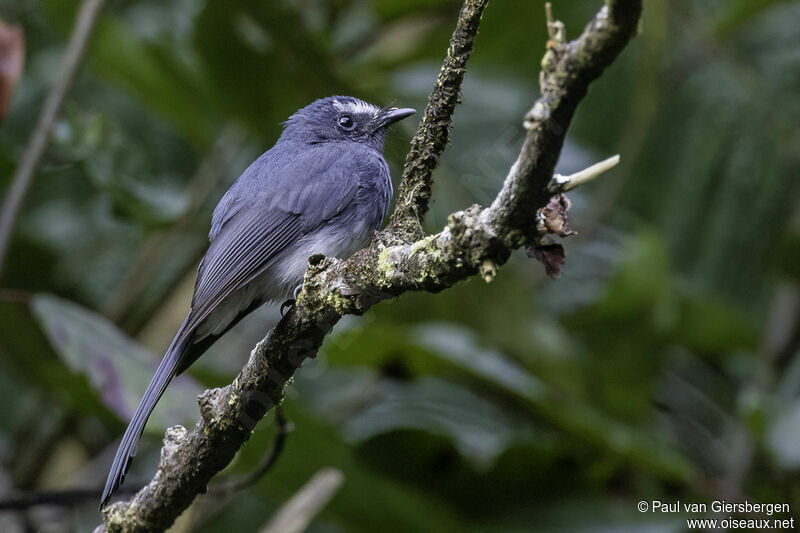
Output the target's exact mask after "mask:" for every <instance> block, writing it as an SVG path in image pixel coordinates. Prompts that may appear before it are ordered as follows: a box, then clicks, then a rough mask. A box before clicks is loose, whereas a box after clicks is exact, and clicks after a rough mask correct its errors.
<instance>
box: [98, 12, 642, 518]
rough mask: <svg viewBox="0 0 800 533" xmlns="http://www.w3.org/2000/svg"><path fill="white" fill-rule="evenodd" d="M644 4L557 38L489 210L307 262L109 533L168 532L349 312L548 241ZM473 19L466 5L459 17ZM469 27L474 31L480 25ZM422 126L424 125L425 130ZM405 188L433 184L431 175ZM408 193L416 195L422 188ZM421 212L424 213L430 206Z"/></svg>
mask: <svg viewBox="0 0 800 533" xmlns="http://www.w3.org/2000/svg"><path fill="white" fill-rule="evenodd" d="M465 4H466V5H471V4H473V2H471V1H470V0H467V1H466V2H465ZM641 7H642V6H641V0H607V2H606V5H605V6H604V7H603V8H602V9H601V10H600V11H599V13H598V14H597V15H596V16H595V18H594V20H593V21H592V22H591V23H590V24H589V25H588V26H587V27H586V29H585V30H584V31H583V33H582V34H581V35H580V36H579V37H578V38H577V39H576V40H574V41H571V42H563V43H554V44H553V45H551V44H550V43H548V50H547V54H546V56H545V60H544V61H543V74H542V95H543V96H542V98H541V99H540V100H539V102H538V104H539V107H540V108H541V110H543V111H546V113H544V114H540V115H537V116H531V117H529V119H528V120H526V123H527V126H529V131H528V134H527V135H526V138H525V142H524V143H523V147H522V150H521V152H520V155H519V157H518V158H517V161H516V163H515V164H514V166H513V167H512V169H511V171H510V172H509V174H508V176H507V178H506V181H505V183H504V184H503V188H502V190H501V191H500V193H499V194H498V197H497V198H496V199H495V201H494V202H493V204H492V205H491V206H490V207H489V208H486V209H481V208H480V207H479V206H473V207H470V208H468V209H465V210H463V211H459V212H457V213H453V214H451V215H450V217H449V218H448V223H447V225H446V227H445V228H444V229H442V231H441V232H440V233H438V234H436V235H431V236H429V237H426V238H424V239H420V240H418V241H417V242H414V243H408V244H406V242H407V241H406V239H407V238H408V235H409V234H413V232H412V233H409V231H408V227H409V226H410V225H411V224H406V223H403V222H401V223H400V226H395V229H394V230H392V228H391V227H390V228H389V230H387V232H385V234H387V235H388V236H387V238H386V239H385V240H383V242H378V243H373V244H372V245H371V246H369V247H368V248H365V249H363V250H361V251H359V252H357V253H356V254H354V255H353V256H352V257H350V258H349V259H347V260H337V259H333V258H326V257H323V256H321V255H315V256H312V257H310V258H309V261H308V269H307V270H306V274H305V280H304V283H303V288H302V291H301V292H300V294H299V295H298V297H297V301H296V304H295V306H294V307H293V308H292V309H291V310H289V312H288V313H286V315H285V316H284V317H283V318H282V319H281V321H280V322H279V323H278V324H277V326H275V328H274V329H273V330H272V331H270V332H269V334H268V335H267V337H266V338H265V339H263V340H262V341H261V342H260V343H259V344H258V345H257V346H256V347H255V348H254V349H253V351H252V352H251V354H250V359H249V360H248V362H247V363H246V364H245V366H244V368H242V371H241V372H240V373H239V375H238V376H237V377H236V379H235V380H234V381H233V383H231V384H230V385H228V386H226V387H222V388H219V389H214V390H209V391H206V392H204V393H203V394H202V395H201V396H200V400H199V403H200V413H201V418H200V420H199V421H198V422H197V424H196V425H195V426H194V428H192V429H191V430H190V431H189V430H186V429H184V428H182V427H180V426H175V427H172V428H170V429H168V430H167V433H166V435H165V438H164V446H163V447H162V450H161V461H160V463H159V466H158V470H157V472H156V474H155V476H154V478H153V480H152V481H151V482H150V483H149V484H148V485H147V486H146V487H145V488H143V489H142V490H141V491H139V492H138V493H137V494H136V495H135V496H134V497H133V498H132V499H131V500H130V501H129V502H118V503H115V504H113V505H111V506H108V507H106V508H104V509H103V518H104V522H105V526H106V528H107V529H108V531H113V532H117V531H125V532H131V531H153V530H163V529H166V528H167V527H169V526H170V525H171V524H172V523H173V521H174V520H175V518H176V517H177V516H178V515H179V514H180V513H181V512H182V511H183V509H186V507H188V506H189V505H190V504H191V502H192V501H193V500H194V499H195V497H196V496H197V495H198V494H199V493H201V492H203V491H204V490H205V487H206V486H207V484H208V482H209V481H210V480H211V478H212V477H213V476H214V475H215V474H216V473H217V472H219V471H220V470H222V469H223V468H224V467H225V466H226V465H227V464H228V463H229V462H230V461H231V460H232V459H233V457H234V456H235V455H236V452H237V450H238V449H239V448H240V447H241V446H242V445H243V444H244V442H246V441H247V440H248V438H249V437H250V434H251V431H252V429H253V428H254V427H255V426H256V424H257V423H258V421H259V420H260V419H261V418H262V417H263V416H264V415H265V414H266V413H267V412H268V411H270V410H271V409H273V408H274V407H275V406H276V405H278V404H279V403H280V401H281V399H282V397H283V392H284V388H285V387H286V384H287V383H288V381H289V380H290V379H291V377H292V375H293V374H294V372H295V371H296V370H297V369H298V368H299V367H300V365H301V364H302V363H303V362H304V361H305V360H306V359H307V358H309V357H314V356H315V355H316V353H317V350H318V349H319V347H320V346H321V345H322V341H323V340H324V338H325V336H326V335H327V333H328V332H329V331H330V330H331V328H332V327H333V326H334V325H335V324H336V323H337V322H338V321H339V320H340V319H341V318H342V317H343V316H345V315H347V314H355V315H360V314H363V313H365V312H366V311H367V310H368V309H370V308H371V307H372V306H373V305H375V304H376V303H377V302H379V301H381V300H385V299H389V298H393V297H395V296H398V295H400V294H403V293H405V292H408V291H422V290H424V291H430V292H438V291H441V290H443V289H446V288H448V287H451V286H453V285H454V284H456V283H457V282H459V281H461V280H464V279H466V278H468V277H470V276H474V275H477V274H478V273H479V272H481V271H482V270H483V271H484V272H486V271H487V269H486V265H487V264H491V265H492V266H493V268H496V267H497V266H499V265H502V264H504V263H505V262H506V261H507V260H508V258H509V256H510V254H511V252H512V251H513V250H514V249H516V248H519V247H520V246H524V245H528V244H533V243H535V242H536V240H537V239H539V238H541V233H539V232H538V231H537V229H536V221H535V218H536V213H537V212H538V210H539V209H541V208H543V207H545V206H546V205H547V203H548V201H549V200H550V197H551V193H550V192H549V191H548V189H547V187H548V184H549V182H550V180H551V179H552V177H553V168H554V166H555V162H556V160H557V159H558V156H559V153H560V150H561V146H562V145H563V142H564V138H565V136H566V129H567V126H569V123H570V121H571V119H572V115H573V113H574V112H575V109H576V108H577V105H578V103H579V102H580V101H581V100H582V99H583V97H584V96H585V95H586V91H587V90H588V86H589V84H590V83H591V82H592V81H593V80H594V79H596V78H597V77H599V76H600V74H601V73H602V71H603V69H604V68H605V67H607V66H608V65H610V64H611V63H612V62H613V61H614V59H616V57H617V56H618V55H619V53H620V52H621V51H622V49H623V48H624V47H625V45H626V44H627V43H628V42H629V41H630V40H631V39H632V38H633V36H634V34H635V33H636V27H637V22H638V19H639V15H640V13H641ZM468 15H469V14H467V15H465V13H464V10H462V16H468ZM459 24H461V23H459ZM472 31H473V32H476V31H477V23H476V24H475V25H474V26H473V27H472ZM562 34H563V32H562ZM431 107H433V108H436V107H437V106H436V105H432V106H431ZM535 108H536V106H534V109H535ZM424 128H425V119H424V118H423V124H422V125H421V126H420V132H418V135H422V133H421V131H422V130H424ZM420 157H422V158H423V159H424V158H425V156H423V155H421V156H420ZM420 165H421V166H420V168H423V167H425V165H424V164H420ZM412 166H413V165H412ZM420 175H421V176H426V174H425V173H424V172H423V173H421V174H420ZM408 183H410V184H411V185H414V184H421V185H423V186H424V184H426V183H427V184H428V185H429V183H430V182H429V179H428V178H426V177H423V179H422V180H421V181H420V182H416V181H414V180H411V181H410V182H408ZM401 189H402V190H403V191H405V192H404V193H403V194H404V195H405V196H406V197H409V195H410V194H411V193H410V192H408V191H409V190H412V189H413V187H412V189H407V188H404V187H401ZM424 196H425V194H424V193H423V197H424ZM413 205H415V204H414V202H413V201H412V202H411V203H410V204H409V203H406V204H404V206H402V205H399V206H398V207H397V209H399V210H400V213H405V214H406V215H408V216H405V215H402V214H396V215H395V216H393V220H398V219H400V220H401V221H406V222H408V221H409V220H412V221H413V224H414V225H416V224H418V223H419V221H418V220H417V213H418V211H415V210H414V209H413V208H411V207H410V206H413ZM420 205H424V206H427V200H425V201H423V202H422V204H420ZM414 231H415V230H414ZM387 242H388V243H392V242H396V243H399V244H391V245H387V244H386V243H387Z"/></svg>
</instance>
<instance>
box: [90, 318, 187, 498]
mask: <svg viewBox="0 0 800 533" xmlns="http://www.w3.org/2000/svg"><path fill="white" fill-rule="evenodd" d="M182 330H183V328H181V331H179V332H178V335H176V337H175V340H173V341H172V345H171V346H170V347H169V349H168V350H167V353H166V354H165V355H164V358H163V359H162V360H161V363H160V364H159V365H158V368H157V369H156V372H155V374H154V375H153V378H152V379H151V380H150V384H149V385H147V389H146V390H145V393H144V396H142V399H141V400H140V401H139V406H138V407H137V408H136V412H135V413H134V414H133V418H131V421H130V423H129V424H128V429H126V430H125V434H124V435H123V436H122V442H120V444H119V448H117V453H116V455H115V456H114V462H113V463H112V464H111V470H110V471H109V473H108V479H106V485H105V488H104V489H103V495H102V497H101V498H100V507H101V508H102V507H103V506H105V504H106V503H108V500H109V499H110V498H111V496H112V495H113V494H114V491H116V490H117V489H118V488H119V486H120V485H121V484H122V481H123V480H124V479H125V474H126V472H127V471H128V467H129V466H130V464H131V459H132V458H133V456H134V455H136V447H137V446H138V444H139V439H140V438H141V436H142V432H143V431H144V426H145V424H146V423H147V419H148V418H149V417H150V413H152V412H153V409H154V408H155V406H156V403H158V400H159V399H160V398H161V395H162V394H164V391H165V390H166V388H167V385H169V382H170V381H172V378H173V377H175V375H176V374H177V372H176V370H177V369H178V367H180V366H182V365H181V363H182V362H183V360H184V358H185V355H186V352H187V349H188V348H189V346H190V345H191V335H188V336H184V335H182V333H183V331H182Z"/></svg>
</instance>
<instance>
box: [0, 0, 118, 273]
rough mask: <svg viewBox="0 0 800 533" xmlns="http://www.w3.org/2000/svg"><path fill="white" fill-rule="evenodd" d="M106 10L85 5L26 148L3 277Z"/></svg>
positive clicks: (8, 220) (0, 217) (7, 223)
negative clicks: (17, 228)
mask: <svg viewBox="0 0 800 533" xmlns="http://www.w3.org/2000/svg"><path fill="white" fill-rule="evenodd" d="M102 7H103V0H84V1H83V4H81V7H80V10H79V11H78V15H77V21H76V23H75V29H74V30H73V31H72V35H71V36H70V39H69V43H68V44H67V50H66V52H64V57H63V59H62V60H61V65H60V66H59V69H58V74H57V75H56V81H55V83H54V84H53V88H52V89H51V90H50V94H48V95H47V100H46V101H45V103H44V106H43V107H42V112H41V114H40V115H39V121H38V122H37V123H36V128H35V129H34V130H33V134H32V135H31V138H30V140H29V141H28V145H27V147H26V148H25V153H24V154H23V155H22V161H21V162H20V164H19V167H18V168H17V171H16V173H15V174H14V177H13V178H12V180H11V187H10V188H9V190H8V193H7V194H6V197H5V199H4V200H3V207H2V209H0V273H2V270H3V264H4V263H5V258H6V254H7V253H8V245H9V243H10V241H11V234H12V233H13V231H14V225H15V222H16V219H17V215H18V214H19V211H20V208H21V207H22V202H23V201H24V200H25V195H26V194H27V192H28V189H29V188H30V185H31V183H32V182H33V178H34V175H35V173H36V168H37V167H38V166H39V161H40V160H41V158H42V154H44V150H45V148H46V147H47V141H48V138H49V136H50V130H51V129H52V128H53V123H54V122H55V120H56V117H57V116H58V111H59V110H60V109H61V104H62V103H63V102H64V97H65V96H66V94H67V91H68V90H69V88H70V86H71V85H72V81H73V80H74V79H75V74H76V73H77V71H78V67H79V66H80V64H81V60H82V59H83V55H84V53H85V52H86V45H87V43H88V42H89V37H90V36H91V34H92V29H93V28H94V25H95V22H96V21H97V16H98V14H99V13H100V9H101V8H102Z"/></svg>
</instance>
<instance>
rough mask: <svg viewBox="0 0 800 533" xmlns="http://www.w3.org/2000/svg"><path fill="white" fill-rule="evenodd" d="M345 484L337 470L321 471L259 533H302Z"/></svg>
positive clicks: (340, 472) (324, 469)
mask: <svg viewBox="0 0 800 533" xmlns="http://www.w3.org/2000/svg"><path fill="white" fill-rule="evenodd" d="M343 482H344V474H342V471H341V470H338V469H336V468H323V469H321V470H319V471H318V472H317V473H316V474H314V477H312V478H311V479H310V480H309V481H308V483H306V484H305V485H303V486H302V487H301V488H300V490H299V491H297V493H296V494H295V495H294V496H292V498H291V499H290V500H289V501H288V502H286V503H285V504H284V505H283V507H281V508H280V509H279V510H278V512H277V513H275V516H274V517H272V520H270V521H269V523H267V524H266V525H265V526H264V527H262V528H261V529H260V530H259V532H258V533H301V532H302V531H305V530H306V528H307V527H308V525H309V524H310V523H311V520H313V519H314V517H315V516H316V515H317V514H318V513H319V512H320V511H321V510H322V508H323V507H325V505H327V503H328V502H329V501H330V500H331V498H333V495H334V494H336V492H337V491H338V490H339V487H341V486H342V483H343Z"/></svg>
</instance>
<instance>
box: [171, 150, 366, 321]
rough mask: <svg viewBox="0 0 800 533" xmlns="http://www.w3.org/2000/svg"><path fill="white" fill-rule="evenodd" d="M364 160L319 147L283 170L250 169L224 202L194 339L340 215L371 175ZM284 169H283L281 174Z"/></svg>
mask: <svg viewBox="0 0 800 533" xmlns="http://www.w3.org/2000/svg"><path fill="white" fill-rule="evenodd" d="M364 155H367V154H361V153H360V152H354V151H353V150H346V149H344V147H337V146H330V145H318V146H315V147H310V148H309V149H307V150H305V151H303V152H301V153H300V154H298V155H297V156H296V157H292V158H291V160H290V161H284V164H283V165H276V164H273V163H272V162H270V161H269V158H266V160H264V161H261V162H262V164H261V165H259V166H255V167H251V168H250V169H248V170H247V171H246V172H245V175H243V176H242V178H240V180H238V181H237V183H236V184H235V185H234V187H233V188H232V189H231V191H230V192H229V193H228V195H226V197H227V203H228V209H230V210H231V211H232V212H233V214H232V215H230V216H229V214H228V213H227V212H221V213H215V217H218V220H219V221H220V222H219V227H217V228H215V231H213V232H212V233H213V235H214V236H213V239H212V241H211V245H210V247H209V249H208V252H207V253H206V256H205V257H204V258H203V262H202V264H201V266H200V268H199V270H198V277H197V283H196V285H195V293H194V297H193V299H192V309H191V311H190V313H189V318H188V319H187V323H186V324H185V326H184V328H183V329H184V330H185V331H186V333H187V334H188V333H191V331H193V330H194V329H195V328H196V327H197V325H198V324H199V323H200V322H202V320H203V319H204V318H206V317H207V316H208V314H209V313H210V312H211V311H212V310H213V309H214V308H215V307H216V306H217V305H219V303H220V302H222V300H224V299H225V298H226V297H227V296H228V295H229V294H231V293H232V292H233V291H235V290H237V289H238V288H240V287H242V286H243V285H245V284H246V283H247V282H249V281H250V280H251V279H253V277H255V276H257V275H258V274H259V273H260V272H262V271H263V269H264V268H265V267H266V266H267V265H268V264H269V262H270V260H271V259H272V258H273V257H275V255H276V254H277V253H279V252H280V251H281V250H283V249H284V248H285V247H286V246H288V245H290V244H291V243H292V242H295V241H296V240H297V239H299V238H300V237H301V236H302V235H304V234H306V233H308V232H309V231H311V230H313V229H314V228H316V227H317V226H319V225H320V224H322V223H323V222H325V221H327V220H330V219H331V218H333V217H334V216H336V215H337V214H338V213H340V212H341V211H342V210H343V209H344V208H345V207H346V206H347V205H348V204H349V203H350V202H351V201H352V200H353V197H354V196H355V194H356V191H357V190H358V186H359V176H360V175H362V173H363V172H369V171H372V168H371V167H372V166H373V165H372V164H371V163H369V162H368V161H370V160H372V159H374V158H373V157H369V158H367V159H366V160H365V159H364ZM277 166H280V168H276V167H277Z"/></svg>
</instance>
